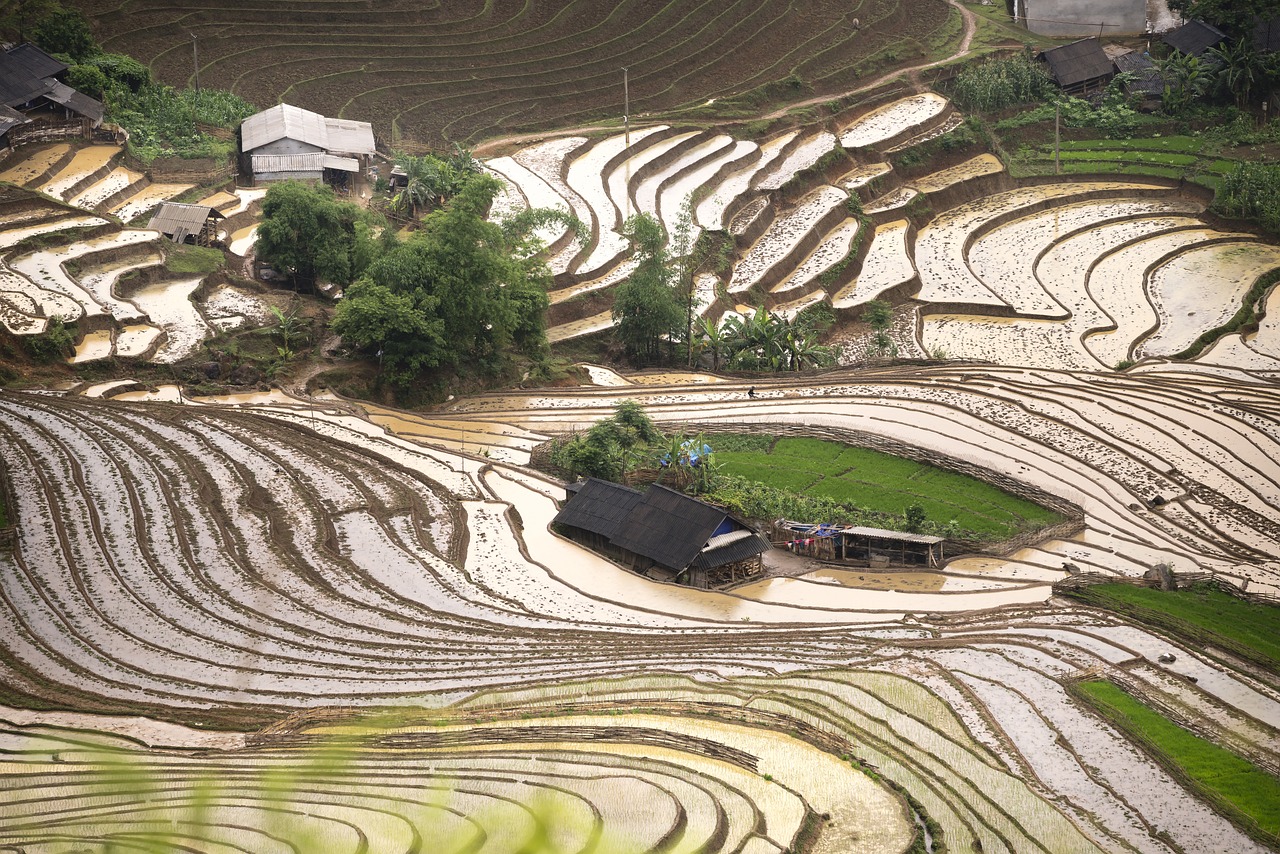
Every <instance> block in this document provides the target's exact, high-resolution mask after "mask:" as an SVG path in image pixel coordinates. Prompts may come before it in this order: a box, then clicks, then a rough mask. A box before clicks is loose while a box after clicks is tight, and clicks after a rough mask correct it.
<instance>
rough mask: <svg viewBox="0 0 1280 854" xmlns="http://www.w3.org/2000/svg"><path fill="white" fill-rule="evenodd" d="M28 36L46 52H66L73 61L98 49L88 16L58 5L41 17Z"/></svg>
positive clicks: (81, 60)
mask: <svg viewBox="0 0 1280 854" xmlns="http://www.w3.org/2000/svg"><path fill="white" fill-rule="evenodd" d="M31 40H32V41H33V42H35V43H36V45H37V46H38V47H39V48H40V49H41V50H44V51H45V52H46V53H59V54H65V55H67V56H69V57H71V59H72V61H73V62H83V61H84V60H86V59H88V58H89V57H91V56H93V55H94V54H95V53H98V52H99V51H100V48H99V47H98V43H97V42H96V41H95V40H94V38H93V30H92V29H91V28H90V27H89V20H88V19H87V18H85V16H84V15H83V14H81V13H80V12H79V11H77V10H76V9H64V8H63V7H61V6H56V7H55V8H54V9H53V10H52V11H50V12H48V13H47V14H45V15H44V16H42V17H41V18H40V20H39V23H37V24H36V25H35V28H34V30H33V31H32V33H31Z"/></svg>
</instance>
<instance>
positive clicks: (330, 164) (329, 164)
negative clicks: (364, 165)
mask: <svg viewBox="0 0 1280 854" xmlns="http://www.w3.org/2000/svg"><path fill="white" fill-rule="evenodd" d="M324 168H326V169H337V170H338V171H340V172H359V171H360V161H359V160H356V159H355V158H354V157H334V156H333V155H332V154H326V155H325V156H324Z"/></svg>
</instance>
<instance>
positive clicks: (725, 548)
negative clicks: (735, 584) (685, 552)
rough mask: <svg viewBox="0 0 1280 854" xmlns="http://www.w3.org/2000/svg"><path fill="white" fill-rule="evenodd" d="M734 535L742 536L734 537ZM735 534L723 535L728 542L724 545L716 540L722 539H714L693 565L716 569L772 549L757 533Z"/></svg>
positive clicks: (742, 532)
mask: <svg viewBox="0 0 1280 854" xmlns="http://www.w3.org/2000/svg"><path fill="white" fill-rule="evenodd" d="M734 534H740V535H741V536H734ZM734 534H729V535H721V536H722V537H724V538H725V539H726V540H727V542H725V543H724V545H717V544H716V540H719V539H721V537H712V538H711V542H709V543H707V547H706V548H704V549H703V550H702V551H700V552H698V556H697V557H695V558H694V559H693V565H694V566H697V567H701V568H702V569H715V568H716V567H717V566H724V565H725V564H726V563H733V562H734V561H736V560H746V559H747V558H749V557H755V556H756V555H758V554H760V553H761V552H767V551H768V550H769V549H770V548H772V546H770V545H769V541H768V540H766V539H765V538H764V537H762V536H760V535H759V534H757V533H756V532H755V531H735V532H734Z"/></svg>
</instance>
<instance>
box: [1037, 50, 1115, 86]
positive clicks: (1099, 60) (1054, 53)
mask: <svg viewBox="0 0 1280 854" xmlns="http://www.w3.org/2000/svg"><path fill="white" fill-rule="evenodd" d="M1040 58H1041V59H1043V60H1044V61H1045V62H1046V63H1048V65H1049V74H1050V75H1051V76H1052V77H1053V79H1054V82H1056V83H1057V84H1058V86H1059V87H1060V88H1061V89H1062V91H1063V92H1066V93H1068V94H1072V95H1075V94H1088V93H1089V92H1096V91H1097V90H1099V89H1101V88H1102V87H1104V86H1106V85H1107V82H1108V81H1110V80H1111V78H1112V77H1113V76H1114V75H1115V65H1114V64H1113V63H1112V61H1111V57H1109V56H1107V53H1106V51H1104V50H1103V49H1102V42H1100V41H1099V40H1098V39H1096V38H1093V39H1080V41H1075V42H1072V43H1071V44H1064V45H1062V46H1061V47H1055V48H1050V49H1049V50H1046V51H1044V52H1043V53H1041V54H1040Z"/></svg>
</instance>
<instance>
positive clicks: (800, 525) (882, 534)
mask: <svg viewBox="0 0 1280 854" xmlns="http://www.w3.org/2000/svg"><path fill="white" fill-rule="evenodd" d="M777 525H778V527H781V528H787V529H789V530H792V531H795V532H796V533H798V534H801V535H806V534H808V535H812V534H813V530H814V529H817V528H819V527H821V528H825V529H826V531H827V534H828V535H832V536H834V535H835V534H853V535H854V536H858V537H872V538H875V539H881V540H900V541H903V542H908V543H927V544H935V543H941V542H944V541H945V540H946V537H931V536H929V535H928V534H912V533H909V532H907V531H890V530H888V529H887V528H868V527H865V526H862V525H815V524H812V523H809V522H794V521H792V520H790V519H779V520H778V521H777Z"/></svg>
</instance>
